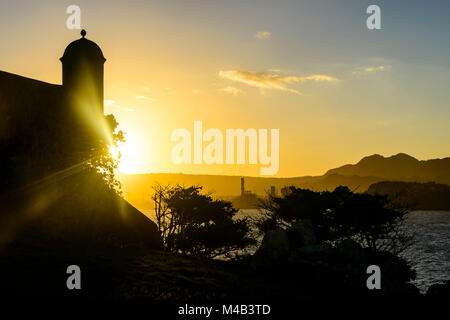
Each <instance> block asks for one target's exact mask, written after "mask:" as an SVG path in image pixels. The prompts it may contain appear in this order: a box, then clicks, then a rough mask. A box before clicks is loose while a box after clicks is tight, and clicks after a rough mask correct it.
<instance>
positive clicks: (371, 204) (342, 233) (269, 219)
mask: <svg viewBox="0 0 450 320" xmlns="http://www.w3.org/2000/svg"><path fill="white" fill-rule="evenodd" d="M285 191H286V192H285V195H284V196H283V197H274V196H269V198H268V200H267V201H264V202H262V204H261V208H262V209H263V210H262V212H263V213H264V217H263V218H262V219H260V220H259V221H258V222H257V226H258V228H259V230H260V231H267V230H270V229H275V228H277V227H284V228H286V227H289V226H291V225H292V223H293V222H295V221H297V220H298V219H309V220H310V221H312V223H313V225H314V231H315V233H316V236H317V238H318V240H319V241H336V240H341V239H345V238H353V239H355V240H356V241H358V242H359V243H360V244H361V245H363V246H365V247H368V248H371V249H373V250H384V251H390V252H393V253H399V252H401V251H402V250H404V249H405V248H406V247H407V246H408V245H409V244H410V242H411V235H410V234H409V233H408V232H407V231H406V230H405V228H404V221H405V217H406V213H407V211H406V210H403V209H401V208H395V207H393V206H391V205H390V203H389V201H388V199H387V197H385V196H380V195H369V194H366V193H353V192H351V191H350V190H349V189H348V188H347V187H343V186H341V187H337V188H336V189H335V190H334V191H332V192H330V191H324V192H315V191H311V190H307V189H301V188H295V187H290V188H288V189H285Z"/></svg>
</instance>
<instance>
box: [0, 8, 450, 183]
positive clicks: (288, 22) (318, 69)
mask: <svg viewBox="0 0 450 320" xmlns="http://www.w3.org/2000/svg"><path fill="white" fill-rule="evenodd" d="M400 2H401V1H400ZM424 3H425V2H415V1H408V6H407V7H405V6H402V5H401V3H398V4H390V3H383V4H382V5H381V9H382V12H385V14H383V17H385V18H384V20H382V24H383V29H382V30H377V31H371V30H368V29H367V28H366V26H365V19H366V17H367V15H366V14H365V8H366V7H367V5H368V4H366V3H364V1H363V2H361V1H353V2H351V1H350V2H346V3H345V4H339V3H336V2H331V1H330V2H320V3H318V1H280V2H275V1H128V2H123V1H122V2H120V1H95V2H94V1H78V2H77V5H79V6H80V7H81V14H82V15H81V17H82V18H81V21H82V27H83V28H85V29H86V30H87V38H88V39H90V40H93V41H95V42H96V43H97V44H98V45H99V46H100V47H101V48H102V50H103V53H104V56H105V58H106V59H107V61H106V63H105V113H113V114H114V115H115V116H116V118H117V120H118V121H119V124H120V128H121V129H123V130H124V131H125V133H126V139H127V142H126V144H125V145H123V146H122V147H121V152H122V157H123V159H122V165H121V169H122V170H123V171H126V172H132V173H144V172H183V173H206V174H230V175H255V176H257V175H259V174H260V168H261V165H260V164H258V165H236V164H235V165H226V164H224V165H206V164H202V165H195V164H190V165H175V164H174V163H173V162H172V161H171V150H172V148H173V147H174V146H175V144H176V143H174V142H172V141H171V140H170V138H171V133H172V132H173V131H174V130H176V129H179V128H186V129H188V130H189V131H191V132H192V134H193V124H194V121H195V120H200V121H202V123H203V130H204V131H205V130H207V129H208V128H217V129H220V130H221V131H222V132H223V134H224V135H225V130H226V129H235V128H243V129H248V128H255V129H279V130H280V131H279V132H280V138H279V153H280V165H279V171H278V173H277V176H283V177H286V176H301V175H318V174H323V173H324V172H325V171H326V170H328V169H330V168H333V167H336V166H340V165H343V164H346V163H354V162H357V161H358V160H359V159H360V158H362V157H363V156H366V155H370V154H373V153H379V154H382V155H392V154H396V153H399V152H405V153H408V154H410V155H412V156H415V157H417V158H419V159H429V158H437V157H446V156H448V155H449V154H448V152H449V150H450V130H449V129H450V128H449V120H450V108H449V101H450V99H449V98H450V94H449V90H448V83H449V80H450V65H449V64H450V59H449V58H450V50H449V47H450V44H449V40H448V34H446V33H447V31H448V30H449V29H450V28H449V21H448V17H446V16H445V14H443V13H442V12H448V4H446V3H445V2H443V3H442V4H443V6H444V7H446V8H447V9H446V10H443V9H442V8H440V9H439V10H438V9H437V8H436V7H438V6H433V8H429V7H427V6H425V4H424ZM69 4H70V3H66V2H64V1H42V2H39V3H38V2H35V1H16V2H14V4H11V3H9V4H6V3H2V4H1V5H0V26H1V29H2V30H3V37H2V40H1V49H2V50H1V51H0V70H3V71H7V72H12V73H17V74H20V75H23V76H27V77H31V78H35V79H39V80H43V81H48V82H51V83H61V65H60V61H59V58H60V57H61V56H62V53H63V51H64V48H65V47H66V46H67V44H69V43H70V42H71V41H73V40H75V39H77V38H79V37H80V36H79V30H68V29H67V28H66V26H65V22H66V19H67V17H68V15H67V14H66V12H65V10H66V7H67V6H68V5H69ZM424 6H425V7H424Z"/></svg>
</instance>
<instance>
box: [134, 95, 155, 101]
mask: <svg viewBox="0 0 450 320" xmlns="http://www.w3.org/2000/svg"><path fill="white" fill-rule="evenodd" d="M136 99H139V100H147V101H155V99H153V98H149V97H147V96H136Z"/></svg>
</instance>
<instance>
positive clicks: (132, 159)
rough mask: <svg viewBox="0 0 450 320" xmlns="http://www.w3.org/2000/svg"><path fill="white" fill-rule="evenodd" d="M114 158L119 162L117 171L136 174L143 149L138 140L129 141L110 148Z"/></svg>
mask: <svg viewBox="0 0 450 320" xmlns="http://www.w3.org/2000/svg"><path fill="white" fill-rule="evenodd" d="M109 152H110V153H111V155H112V157H113V158H114V159H116V160H119V166H118V167H117V169H118V170H119V171H121V172H123V173H136V168H139V162H140V159H141V158H142V149H141V148H140V145H139V142H138V141H137V140H133V139H131V140H129V141H126V142H124V143H119V145H118V146H117V147H116V146H111V147H109Z"/></svg>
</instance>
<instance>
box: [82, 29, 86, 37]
mask: <svg viewBox="0 0 450 320" xmlns="http://www.w3.org/2000/svg"><path fill="white" fill-rule="evenodd" d="M81 36H82V37H83V38H84V37H85V36H86V30H84V29H83V30H81Z"/></svg>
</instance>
